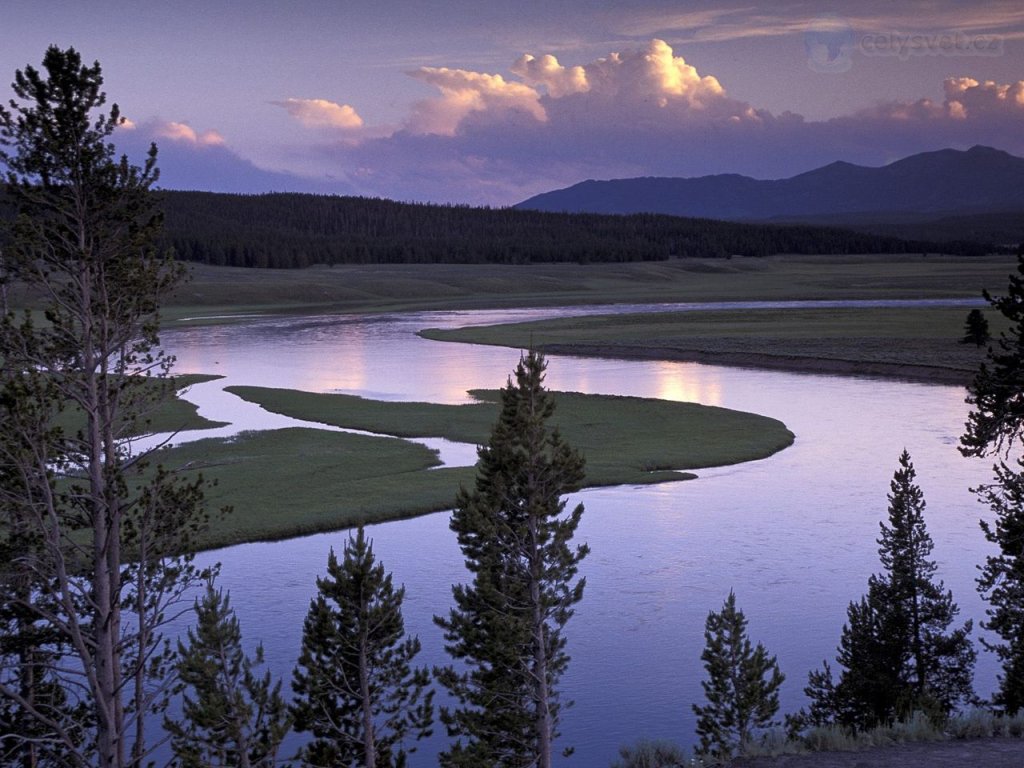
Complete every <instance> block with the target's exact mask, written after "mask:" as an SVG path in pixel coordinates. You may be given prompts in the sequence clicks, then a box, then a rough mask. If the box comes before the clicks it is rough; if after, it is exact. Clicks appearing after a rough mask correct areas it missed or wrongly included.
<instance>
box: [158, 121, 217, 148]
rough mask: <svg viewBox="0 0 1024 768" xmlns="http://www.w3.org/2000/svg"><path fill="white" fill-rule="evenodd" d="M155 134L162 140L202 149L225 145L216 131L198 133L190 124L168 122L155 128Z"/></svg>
mask: <svg viewBox="0 0 1024 768" xmlns="http://www.w3.org/2000/svg"><path fill="white" fill-rule="evenodd" d="M153 133H154V134H155V135H156V136H157V137H159V138H161V139H170V140H171V141H177V142H182V143H185V144H192V145H194V146H200V147H219V146H223V145H224V137H223V136H221V135H220V134H219V133H217V132H216V131H203V132H202V133H199V132H197V131H196V130H195V129H194V128H193V127H192V126H190V125H189V124H188V123H178V122H174V121H171V122H166V123H159V124H157V125H156V126H154V130H153Z"/></svg>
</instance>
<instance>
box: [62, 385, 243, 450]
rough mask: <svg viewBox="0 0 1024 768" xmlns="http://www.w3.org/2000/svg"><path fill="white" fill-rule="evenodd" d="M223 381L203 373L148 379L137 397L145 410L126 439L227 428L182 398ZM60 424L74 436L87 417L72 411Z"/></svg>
mask: <svg viewBox="0 0 1024 768" xmlns="http://www.w3.org/2000/svg"><path fill="white" fill-rule="evenodd" d="M220 378H223V377H221V376H214V375H208V374H201V373H186V374H181V375H178V376H171V377H168V378H147V379H145V380H144V383H143V387H142V390H141V391H140V392H138V393H137V395H136V397H137V398H138V400H139V402H140V403H141V404H142V405H143V406H144V407H145V409H146V410H145V411H144V412H143V413H141V414H140V417H139V419H138V420H137V421H136V423H135V424H134V425H133V428H132V429H127V430H125V433H126V434H125V436H126V437H138V436H140V435H146V434H154V433H159V432H183V431H185V430H192V429H216V428H217V427H223V426H226V425H227V422H224V421H211V420H210V419H207V418H204V417H203V416H200V415H199V409H198V407H197V406H196V405H195V404H193V403H190V402H188V401H187V400H183V399H182V398H181V395H182V394H183V392H184V391H185V390H187V389H188V388H189V387H191V386H192V385H193V384H201V383H203V382H206V381H213V380H214V379H220ZM57 424H58V425H59V426H60V427H62V428H63V430H64V432H65V433H68V434H70V433H74V432H76V431H77V430H79V429H81V428H83V427H84V426H85V417H84V415H83V414H82V412H81V411H80V410H79V409H77V408H74V407H72V408H68V409H66V410H64V411H63V412H61V414H60V415H59V416H58V417H57Z"/></svg>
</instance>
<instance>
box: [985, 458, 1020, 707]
mask: <svg viewBox="0 0 1024 768" xmlns="http://www.w3.org/2000/svg"><path fill="white" fill-rule="evenodd" d="M1019 465H1020V467H1021V469H1022V470H1024V462H1020V463H1019ZM981 493H982V498H983V500H984V501H985V502H986V503H987V504H988V505H989V507H990V508H991V509H992V511H993V512H995V515H996V519H995V522H994V523H989V522H987V521H982V523H981V527H982V529H983V530H984V532H985V537H986V538H987V539H988V540H989V541H990V542H992V543H993V544H995V545H996V546H997V547H998V548H999V551H998V553H997V554H994V555H989V556H988V557H987V558H986V559H985V564H984V565H983V566H982V569H981V576H980V577H979V578H978V588H979V590H980V591H981V594H982V596H983V597H984V598H985V599H986V600H987V601H988V603H989V607H988V609H987V610H986V614H987V616H988V618H987V619H986V620H985V621H984V622H983V623H982V626H983V627H984V628H985V629H987V630H989V631H991V632H994V633H996V634H997V635H998V636H999V638H1000V641H999V642H992V641H989V640H986V639H984V638H982V640H981V642H982V645H984V646H985V647H986V648H988V649H990V650H992V651H995V653H996V656H997V657H998V658H999V661H1000V662H1001V663H1002V666H1003V669H1002V672H1001V673H1000V675H999V690H998V691H997V692H996V694H995V696H994V697H993V703H994V704H995V705H996V706H998V707H999V708H1000V709H1002V710H1003V711H1004V712H1005V713H1006V714H1009V715H1016V714H1017V713H1018V712H1020V711H1021V709H1024V552H1022V547H1021V542H1022V541H1024V471H1019V472H1014V471H1012V470H1010V469H1009V468H1008V467H1007V466H1006V465H1005V464H1004V465H1001V466H998V467H996V483H995V484H994V485H991V486H986V487H985V488H983V489H982V491H981Z"/></svg>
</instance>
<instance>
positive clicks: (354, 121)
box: [271, 99, 363, 130]
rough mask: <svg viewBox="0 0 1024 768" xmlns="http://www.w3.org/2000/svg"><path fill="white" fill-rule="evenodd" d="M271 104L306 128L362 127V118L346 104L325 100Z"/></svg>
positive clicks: (300, 100)
mask: <svg viewBox="0 0 1024 768" xmlns="http://www.w3.org/2000/svg"><path fill="white" fill-rule="evenodd" d="M271 103H273V104H275V105H277V106H279V107H283V108H284V109H285V110H287V112H288V114H289V115H291V116H292V117H294V118H295V119H296V120H298V121H299V122H300V123H302V124H303V125H304V126H306V127H307V128H340V129H342V130H352V129H355V128H362V127H363V118H362V117H360V116H359V113H358V112H356V110H355V109H353V108H352V107H351V106H349V105H348V104H338V103H336V102H333V101H328V100H327V99H285V100H284V101H275V102H271Z"/></svg>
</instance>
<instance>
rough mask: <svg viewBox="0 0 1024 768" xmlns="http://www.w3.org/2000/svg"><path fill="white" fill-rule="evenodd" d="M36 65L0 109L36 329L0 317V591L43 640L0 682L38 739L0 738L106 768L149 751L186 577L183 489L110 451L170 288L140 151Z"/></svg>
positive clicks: (190, 495)
mask: <svg viewBox="0 0 1024 768" xmlns="http://www.w3.org/2000/svg"><path fill="white" fill-rule="evenodd" d="M43 68H44V69H45V72H40V71H38V70H36V69H35V68H33V67H31V66H27V67H25V69H24V70H19V71H17V72H16V73H15V80H14V83H13V90H14V95H15V99H13V100H11V101H9V102H7V106H0V165H2V166H4V167H5V169H6V173H5V174H4V181H5V182H6V187H5V192H6V195H5V196H4V198H3V200H2V201H0V202H3V203H4V204H10V206H11V207H12V208H13V209H14V210H15V212H16V216H14V217H6V216H5V217H2V218H0V223H2V224H3V225H4V226H5V229H7V228H8V227H9V231H6V232H5V233H4V237H3V242H4V253H3V265H2V268H3V270H4V274H3V275H2V276H0V278H2V279H4V280H5V281H6V280H10V281H11V282H12V283H13V282H18V283H20V284H21V285H22V287H23V288H26V289H27V291H28V292H29V293H30V294H31V295H35V296H37V297H38V301H39V304H40V308H41V309H42V312H41V313H40V314H41V315H43V316H44V317H45V322H36V321H35V319H34V318H33V317H32V315H30V314H28V313H25V314H23V315H16V314H15V313H14V312H13V311H12V310H11V309H10V307H8V306H4V307H3V309H4V315H3V317H2V318H0V361H2V365H0V424H3V429H2V430H0V514H2V516H3V517H2V519H0V527H4V528H5V530H17V531H18V536H19V537H21V540H22V541H31V546H27V547H25V548H23V549H20V550H19V551H18V552H17V553H15V555H14V557H12V558H10V559H5V560H4V561H2V562H0V588H3V589H4V594H3V600H4V601H5V602H7V603H8V604H9V605H16V606H17V607H18V608H19V609H22V613H21V615H20V617H19V619H18V623H19V625H20V626H21V627H22V628H27V627H30V626H33V625H34V626H36V627H42V626H44V625H45V628H46V631H47V635H46V636H47V638H48V639H47V640H46V641H45V650H46V651H47V653H46V654H39V653H35V652H34V651H33V650H32V649H30V648H26V647H25V646H23V648H25V650H26V652H27V653H20V659H19V660H18V661H17V662H16V664H17V665H20V667H21V668H20V669H3V670H0V699H3V700H4V704H3V705H0V706H2V707H3V708H8V707H10V708H13V709H15V710H17V711H18V713H19V715H18V716H19V718H21V720H22V721H24V720H25V719H26V718H27V719H30V720H32V721H34V723H35V725H36V727H37V728H41V729H43V730H45V731H46V733H45V736H44V737H43V736H39V735H38V734H37V732H36V730H35V729H32V728H26V729H19V730H17V731H15V732H12V733H10V734H5V736H7V738H8V740H19V739H21V740H23V741H24V742H25V743H26V744H27V745H30V744H31V743H39V744H43V743H45V745H46V747H47V749H49V750H51V751H52V753H53V754H60V756H61V757H60V759H61V761H62V762H63V764H64V765H76V766H92V765H102V766H104V768H122V767H123V766H127V765H133V766H134V765H140V764H143V763H144V762H145V761H146V758H147V756H148V755H149V753H150V746H149V745H148V744H147V735H148V734H151V732H152V730H153V729H152V728H151V727H150V728H147V720H149V721H150V722H152V719H151V718H152V717H153V716H154V715H158V714H159V713H160V712H161V711H162V710H163V709H164V708H165V707H166V704H167V700H168V695H169V682H170V676H169V674H168V673H169V671H170V667H169V665H170V662H171V658H170V654H169V653H166V652H165V651H166V650H167V649H168V648H169V645H167V644H164V643H163V642H162V641H161V632H162V629H163V627H164V626H165V625H166V623H167V622H168V621H169V617H170V616H171V615H173V613H174V610H175V609H173V608H172V607H173V606H176V605H177V604H178V601H180V600H181V599H182V598H183V595H184V593H185V591H186V590H187V589H189V588H190V587H191V586H192V585H193V584H194V583H196V582H197V580H198V579H199V578H200V576H201V575H200V574H199V573H197V571H196V570H195V569H194V568H193V567H192V565H191V558H190V556H189V554H188V553H189V551H190V537H191V534H192V533H194V531H195V530H196V527H197V526H200V525H202V523H203V521H204V516H203V512H202V492H201V484H200V483H196V484H194V485H184V484H179V483H176V482H174V480H173V477H172V476H171V475H170V474H169V473H166V472H156V473H146V472H144V471H143V469H144V465H145V460H144V459H145V457H142V456H139V455H132V454H131V452H130V448H127V447H126V443H125V439H126V438H128V437H130V436H131V435H137V434H139V433H141V432H144V431H145V420H146V417H147V414H148V412H149V411H150V410H151V409H152V408H153V407H155V405H156V404H157V403H158V401H159V399H160V398H161V397H164V396H166V393H167V391H168V390H169V387H159V386H154V384H155V383H156V382H157V381H158V380H159V379H161V378H164V377H166V374H167V373H168V370H169V367H170V364H171V361H170V360H169V359H167V358H165V357H164V356H163V355H162V353H161V352H160V351H159V349H158V347H157V328H158V317H157V313H158V309H159V303H160V300H161V299H162V297H163V296H165V295H166V294H167V293H168V292H169V291H171V290H172V289H173V288H175V287H176V286H177V285H178V284H179V283H180V281H181V279H182V277H183V271H182V269H181V268H180V267H179V266H176V265H174V264H173V262H172V261H171V260H170V259H169V257H168V256H167V255H166V254H163V253H160V252H159V251H158V249H157V245H156V244H157V241H158V239H159V235H160V228H161V224H162V214H161V212H160V210H159V206H158V201H157V200H156V199H155V196H154V195H153V194H152V192H151V189H152V186H153V185H154V184H155V182H156V180H157V177H158V171H157V168H156V147H155V146H152V147H151V148H150V152H149V155H148V157H147V158H146V160H145V162H144V164H143V165H142V167H137V166H134V165H132V164H130V163H129V162H128V160H127V158H124V157H121V158H118V157H116V155H115V151H114V147H113V145H112V144H111V143H110V138H111V136H112V134H113V132H114V131H115V130H116V128H117V126H118V125H120V124H121V123H122V122H123V120H122V118H121V116H120V112H119V111H118V108H117V106H116V105H111V106H110V107H109V108H108V107H107V106H106V95H105V94H104V92H103V90H102V87H103V76H102V71H101V68H100V66H99V64H98V63H94V64H92V65H91V66H90V65H84V64H83V63H82V58H81V56H80V55H79V54H78V52H77V51H75V50H74V49H73V48H69V49H67V50H61V49H60V48H57V47H56V46H51V47H50V48H49V49H48V50H47V51H46V54H45V56H44V58H43ZM56 653H59V654H60V655H59V657H57V656H55V655H54V654H56ZM25 664H28V665H30V666H25ZM40 664H43V665H45V666H39V665H40ZM33 666H34V669H33V668H32V667H33ZM9 673H10V674H9ZM29 679H34V680H37V681H42V680H48V681H50V682H51V683H56V684H58V685H61V686H63V688H64V690H66V691H69V692H70V691H73V692H74V696H73V698H74V701H75V703H76V706H72V707H68V708H65V713H64V714H67V713H70V712H72V711H73V712H75V713H77V714H80V715H81V717H67V716H58V717H54V716H53V715H54V714H55V711H54V710H45V709H40V708H39V707H38V706H37V704H38V703H39V702H40V701H42V699H39V698H38V697H36V696H34V695H25V693H24V692H23V691H22V690H20V689H19V685H18V684H16V683H15V682H14V681H19V682H24V681H26V680H29ZM29 693H31V692H29ZM78 705H80V706H78Z"/></svg>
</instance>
